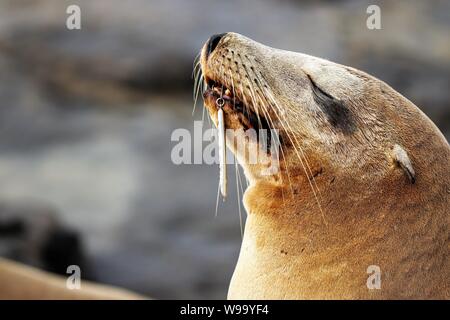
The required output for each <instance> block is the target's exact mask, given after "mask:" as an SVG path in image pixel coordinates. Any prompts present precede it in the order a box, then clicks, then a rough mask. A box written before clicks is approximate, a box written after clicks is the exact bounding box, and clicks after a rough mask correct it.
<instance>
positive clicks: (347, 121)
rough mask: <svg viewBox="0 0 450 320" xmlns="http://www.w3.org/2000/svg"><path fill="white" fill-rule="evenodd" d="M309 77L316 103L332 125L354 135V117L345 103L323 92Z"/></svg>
mask: <svg viewBox="0 0 450 320" xmlns="http://www.w3.org/2000/svg"><path fill="white" fill-rule="evenodd" d="M307 76H308V79H309V82H310V84H311V90H312V92H313V97H314V101H315V102H316V103H317V105H318V106H319V107H320V109H321V110H322V111H323V112H324V113H325V115H326V116H327V119H328V121H329V122H330V124H331V125H332V126H333V127H335V128H336V129H339V130H340V131H342V132H343V133H344V134H350V133H353V132H354V131H355V128H356V126H355V122H354V119H353V115H352V113H351V111H350V110H349V109H348V108H347V106H346V105H345V104H344V102H343V101H341V100H339V99H336V98H335V97H333V96H332V95H330V94H329V93H327V92H325V91H324V90H322V89H321V88H320V87H319V86H318V85H317V84H316V82H315V81H314V80H313V79H312V78H311V76H310V75H309V74H308V75H307Z"/></svg>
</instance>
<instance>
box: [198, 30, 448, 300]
mask: <svg viewBox="0 0 450 320" xmlns="http://www.w3.org/2000/svg"><path fill="white" fill-rule="evenodd" d="M196 71H197V77H196V78H197V89H196V96H199V92H202V91H203V90H204V89H205V81H207V80H208V79H212V80H214V81H216V82H218V83H221V84H223V85H224V86H225V87H227V88H230V89H232V90H233V92H234V95H235V96H236V97H237V98H238V99H239V100H241V101H243V102H244V104H245V106H246V107H247V108H250V109H251V110H253V111H254V112H255V113H257V114H258V115H260V116H261V117H264V118H265V119H267V120H269V123H270V125H271V127H273V128H276V129H278V130H280V136H281V138H282V141H283V143H282V148H281V150H280V162H281V163H280V166H281V171H280V172H279V174H276V175H273V176H265V175H261V174H260V173H261V171H262V169H263V166H261V165H249V164H247V163H246V161H245V155H239V154H237V155H236V156H237V158H238V160H239V162H240V164H241V165H242V166H243V168H244V172H245V175H246V178H247V179H248V180H249V181H250V185H249V187H248V188H247V190H246V191H245V195H244V205H245V208H246V210H247V213H248V218H247V222H246V226H245V233H244V239H243V244H242V248H241V253H240V257H239V261H238V264H237V266H236V270H235V273H234V275H233V279H232V281H231V284H230V290H229V298H432V297H433V298H449V297H450V296H449V282H448V277H449V275H450V274H449V272H450V271H449V270H450V263H449V254H448V252H449V240H448V239H449V228H448V226H449V208H450V200H449V195H450V189H449V187H448V186H449V185H450V178H449V172H450V148H449V145H448V143H447V141H446V140H445V138H444V137H443V135H442V134H441V133H440V132H439V130H438V129H437V128H436V126H435V125H434V124H433V123H432V122H431V121H430V120H429V119H428V118H427V117H426V116H425V115H424V114H423V113H422V112H421V111H420V110H419V109H418V108H417V107H416V106H414V104H412V103H411V102H410V101H408V100H407V99H406V98H404V97H403V96H401V95H400V94H399V93H397V92H396V91H395V90H393V89H392V88H390V87H389V86H388V85H387V84H385V83H383V82H382V81H380V80H378V79H376V78H374V77H372V76H370V75H368V74H366V73H364V72H361V71H359V70H356V69H353V68H350V67H346V66H343V65H339V64H336V63H333V62H330V61H327V60H324V59H319V58H316V57H312V56H309V55H305V54H300V53H294V52H288V51H283V50H278V49H274V48H270V47H267V46H264V45H262V44H260V43H257V42H255V41H253V40H250V39H248V38H246V37H244V36H241V35H239V34H236V33H228V34H227V35H226V36H224V37H223V38H222V39H221V40H220V42H219V44H218V45H217V47H216V48H215V50H214V51H213V52H212V53H211V54H209V56H208V57H207V54H206V46H205V47H204V48H203V49H202V53H201V56H200V59H199V67H197V69H196ZM200 78H201V79H200ZM312 83H314V84H315V85H317V87H318V88H320V89H317V90H320V92H324V94H325V95H327V96H330V97H332V99H335V101H339V103H342V106H345V108H346V109H347V111H348V112H349V113H350V114H351V115H352V121H353V122H354V123H353V127H352V130H351V131H343V130H340V129H339V127H337V126H334V125H333V124H332V123H331V122H330V121H329V119H328V118H327V114H326V113H324V111H323V108H321V106H320V105H319V104H318V102H317V99H315V97H314V92H313V91H314V90H313V89H312ZM205 107H206V109H207V110H208V112H209V115H210V117H211V118H212V120H213V121H214V122H215V123H216V124H217V115H216V113H217V107H216V106H215V104H214V101H213V100H212V99H205ZM224 111H225V115H226V122H225V123H226V126H227V127H228V128H236V129H238V128H239V127H240V126H241V124H240V123H241V122H240V121H239V117H242V114H239V113H238V112H236V111H235V110H233V108H228V109H225V110H224ZM251 143H254V142H250V144H251ZM395 145H399V146H401V148H402V149H403V150H405V154H407V155H408V156H409V159H410V160H411V163H412V166H413V167H414V170H415V173H416V178H417V180H416V182H415V184H412V183H410V180H408V178H407V176H406V174H405V172H404V170H402V167H401V166H399V165H398V163H396V161H395V157H394V155H393V149H394V146H395ZM231 149H232V150H233V148H231ZM369 265H378V266H380V268H381V270H382V289H381V290H369V289H368V288H367V287H366V280H367V277H368V275H367V274H366V269H367V267H368V266H369Z"/></svg>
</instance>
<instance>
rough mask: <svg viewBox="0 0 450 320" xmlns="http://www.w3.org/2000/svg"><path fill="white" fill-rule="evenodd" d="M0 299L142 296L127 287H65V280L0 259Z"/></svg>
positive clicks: (95, 285) (84, 282) (112, 298)
mask: <svg viewBox="0 0 450 320" xmlns="http://www.w3.org/2000/svg"><path fill="white" fill-rule="evenodd" d="M0 299H2V300H4V299H8V300H16V299H32V300H74V299H76V300H80V299H81V300H98V299H101V300H105V299H106V300H116V299H121V300H122V299H127V300H128V299H133V300H134V299H143V297H142V296H140V295H138V294H135V293H131V292H129V291H127V290H123V289H118V288H114V287H111V286H106V285H99V284H94V283H91V282H88V281H83V280H82V281H81V288H80V289H72V290H70V289H68V288H67V287H66V279H65V278H63V277H61V276H56V275H54V274H50V273H47V272H44V271H41V270H37V269H35V268H32V267H29V266H25V265H22V264H20V263H17V262H13V261H9V260H6V259H3V258H0Z"/></svg>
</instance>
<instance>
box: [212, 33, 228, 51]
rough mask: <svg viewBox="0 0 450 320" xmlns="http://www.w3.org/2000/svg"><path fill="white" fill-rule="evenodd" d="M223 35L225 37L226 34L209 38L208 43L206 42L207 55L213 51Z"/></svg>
mask: <svg viewBox="0 0 450 320" xmlns="http://www.w3.org/2000/svg"><path fill="white" fill-rule="evenodd" d="M224 35H226V33H221V34H215V35H213V36H211V38H209V41H208V55H209V54H210V53H211V52H213V51H214V49H215V48H216V47H217V45H218V44H219V41H220V39H222V38H223V36H224Z"/></svg>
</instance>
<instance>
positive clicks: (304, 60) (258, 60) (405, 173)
mask: <svg viewBox="0 0 450 320" xmlns="http://www.w3.org/2000/svg"><path fill="white" fill-rule="evenodd" d="M200 65H201V70H202V74H203V77H204V84H205V87H206V90H205V91H204V94H203V97H204V102H205V106H206V108H207V110H208V111H209V114H210V116H211V118H212V120H213V121H214V122H215V123H216V124H217V110H218V106H217V99H218V98H223V99H224V101H225V104H224V107H223V110H224V113H225V124H226V127H227V128H231V129H236V130H240V129H243V130H247V129H249V128H250V129H251V128H253V129H255V130H256V131H258V130H260V129H268V130H270V129H275V130H276V131H277V133H278V136H279V142H280V147H279V151H278V154H277V156H278V158H279V169H280V170H279V171H278V172H277V173H275V174H266V171H267V163H265V164H262V163H257V164H249V163H248V153H251V152H252V150H253V151H254V150H256V149H257V146H258V144H261V141H262V140H263V139H262V138H261V137H260V136H259V135H257V136H256V137H253V138H252V137H250V138H249V137H245V139H244V138H243V135H240V136H239V135H238V139H241V140H245V142H246V146H247V150H250V152H247V153H245V152H242V151H240V150H237V148H236V146H235V143H233V142H232V143H230V144H229V146H230V148H231V149H232V151H233V152H234V153H235V155H236V156H237V158H238V160H239V162H240V164H241V165H242V166H243V167H244V171H245V174H246V176H247V178H248V179H249V180H250V182H251V184H252V185H260V186H266V187H267V186H270V188H266V187H264V188H260V190H259V191H260V192H259V196H258V199H259V200H258V201H261V198H267V199H269V198H270V199H274V198H280V197H281V196H283V197H284V196H285V195H286V194H296V193H298V192H303V193H304V197H303V198H304V199H306V198H307V199H311V198H313V199H315V200H316V202H317V200H318V198H319V197H322V199H323V201H324V202H325V205H326V204H327V203H328V204H329V205H330V206H331V205H333V201H335V200H336V197H338V195H337V193H340V192H341V191H340V189H346V190H347V191H348V190H349V186H352V188H354V189H357V190H358V197H355V199H356V198H357V199H365V194H366V193H367V194H369V193H370V194H376V193H377V190H379V188H380V186H381V185H383V186H384V187H383V190H384V191H385V190H386V188H388V189H389V188H390V187H391V188H392V189H397V190H398V189H403V188H407V187H409V186H410V185H411V184H412V183H414V182H415V181H416V172H417V170H414V168H413V167H414V166H416V167H419V168H420V167H421V166H423V165H424V164H425V162H423V161H425V160H424V159H421V158H420V156H416V155H415V154H414V153H413V152H410V151H411V150H413V149H414V148H415V146H416V145H417V143H420V141H422V140H423V138H420V137H419V136H418V134H417V131H420V132H421V133H422V134H424V133H425V132H426V133H428V134H429V135H430V136H433V137H436V139H437V142H436V143H437V144H442V139H444V140H443V141H445V138H442V136H437V135H436V132H439V131H438V130H436V128H435V127H434V125H433V124H432V123H431V121H429V120H428V118H426V116H425V115H424V114H423V113H421V112H420V110H418V109H417V108H416V107H415V106H414V105H413V104H412V103H411V102H409V101H408V100H407V99H406V98H404V97H403V96H401V95H400V94H399V93H397V92H396V91H395V90H393V89H392V88H390V87H389V86H388V85H386V84H385V83H384V82H382V81H380V80H378V79H376V78H374V77H372V76H370V75H368V74H366V73H364V72H362V71H359V70H357V69H353V68H350V67H347V66H344V65H340V64H337V63H333V62H331V61H327V60H324V59H321V58H316V57H313V56H309V55H306V54H302V53H296V52H289V51H284V50H279V49H274V48H271V47H268V46H265V45H263V44H260V43H258V42H255V41H253V40H251V39H249V38H247V37H244V36H242V35H240V34H237V33H232V32H229V33H225V34H220V35H215V36H212V37H211V38H210V39H209V40H208V41H207V42H206V43H205V45H204V46H203V48H202V51H201V56H200ZM438 135H439V133H438ZM239 137H240V138H239ZM263 150H266V151H265V153H266V156H267V157H270V156H273V154H271V153H273V150H272V151H270V150H269V149H264V148H263ZM411 153H412V154H411ZM410 157H411V158H410ZM265 160H267V159H265ZM413 160H414V161H413ZM386 186H387V187H386ZM261 189H264V190H266V194H265V195H266V197H264V195H263V196H262V194H261ZM289 189H290V191H287V192H284V190H289ZM319 190H321V191H322V192H321V193H322V195H324V194H328V193H329V192H333V193H334V194H333V195H332V196H331V197H330V198H329V199H327V198H326V196H325V198H323V196H320V195H319V193H320V191H319ZM246 196H247V198H248V197H251V195H247V194H246ZM312 196H313V197H312ZM350 197H351V196H350ZM355 199H352V201H351V203H352V205H354V204H355V201H356V200H355ZM247 200H248V199H247ZM277 200H278V199H277ZM268 201H269V200H268ZM250 202H251V201H250ZM341 202H344V201H341ZM247 203H249V201H247ZM349 203H350V202H349ZM255 205H256V204H255ZM247 206H250V205H247ZM267 207H271V206H270V205H269V206H267V205H265V208H267ZM250 211H252V210H251V208H250ZM266 211H267V210H266Z"/></svg>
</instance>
